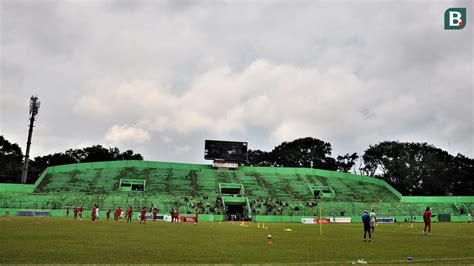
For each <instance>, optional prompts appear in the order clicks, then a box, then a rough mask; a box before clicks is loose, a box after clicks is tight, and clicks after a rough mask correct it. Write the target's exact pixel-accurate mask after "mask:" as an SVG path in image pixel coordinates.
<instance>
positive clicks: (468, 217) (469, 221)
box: [467, 212, 472, 223]
mask: <svg viewBox="0 0 474 266" xmlns="http://www.w3.org/2000/svg"><path fill="white" fill-rule="evenodd" d="M467 222H468V223H472V214H471V213H470V212H469V213H467Z"/></svg>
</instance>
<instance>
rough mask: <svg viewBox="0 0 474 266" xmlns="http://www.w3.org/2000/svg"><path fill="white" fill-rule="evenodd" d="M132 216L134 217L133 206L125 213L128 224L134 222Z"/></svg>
mask: <svg viewBox="0 0 474 266" xmlns="http://www.w3.org/2000/svg"><path fill="white" fill-rule="evenodd" d="M132 215H133V209H132V206H130V208H128V210H127V212H126V213H125V216H127V223H131V222H132Z"/></svg>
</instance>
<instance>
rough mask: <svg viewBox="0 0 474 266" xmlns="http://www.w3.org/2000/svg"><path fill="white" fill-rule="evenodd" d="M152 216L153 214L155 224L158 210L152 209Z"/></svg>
mask: <svg viewBox="0 0 474 266" xmlns="http://www.w3.org/2000/svg"><path fill="white" fill-rule="evenodd" d="M152 214H153V222H156V216H157V215H158V209H156V208H153V210H152Z"/></svg>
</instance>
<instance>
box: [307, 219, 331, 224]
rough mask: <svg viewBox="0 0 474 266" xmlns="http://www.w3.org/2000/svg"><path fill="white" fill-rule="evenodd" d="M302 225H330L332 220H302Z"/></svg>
mask: <svg viewBox="0 0 474 266" xmlns="http://www.w3.org/2000/svg"><path fill="white" fill-rule="evenodd" d="M301 223H304V224H319V223H322V224H328V223H330V220H329V219H328V218H322V219H319V218H302V219H301Z"/></svg>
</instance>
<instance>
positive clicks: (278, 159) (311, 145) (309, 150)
mask: <svg viewBox="0 0 474 266" xmlns="http://www.w3.org/2000/svg"><path fill="white" fill-rule="evenodd" d="M331 151H332V147H331V144H330V143H328V142H324V141H322V140H319V139H316V138H310V137H307V138H301V139H296V140H293V141H291V142H283V143H282V144H280V145H278V146H276V147H275V148H274V149H273V150H272V151H271V152H265V151H260V150H256V151H252V150H250V151H249V160H248V162H247V164H248V165H259V166H283V167H307V168H310V167H311V166H312V167H314V168H319V169H326V170H337V164H336V160H335V159H334V158H332V157H331Z"/></svg>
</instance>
